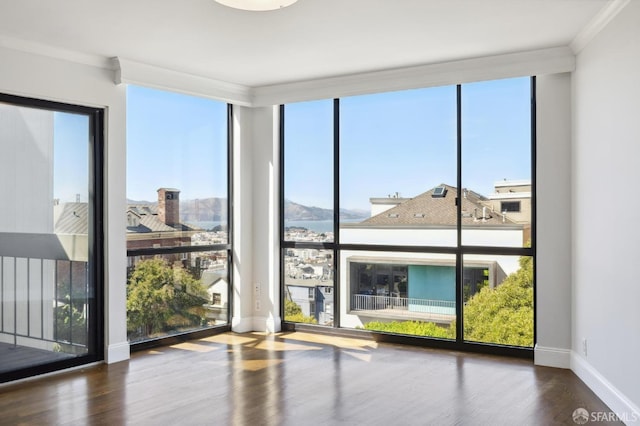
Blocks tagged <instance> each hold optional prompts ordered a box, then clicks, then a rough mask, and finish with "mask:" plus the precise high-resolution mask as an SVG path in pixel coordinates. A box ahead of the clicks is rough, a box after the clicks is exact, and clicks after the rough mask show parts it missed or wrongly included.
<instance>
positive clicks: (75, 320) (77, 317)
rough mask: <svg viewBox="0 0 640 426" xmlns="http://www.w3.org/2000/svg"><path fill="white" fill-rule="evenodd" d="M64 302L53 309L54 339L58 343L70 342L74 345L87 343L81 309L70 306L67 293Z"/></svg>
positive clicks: (85, 326) (84, 319)
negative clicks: (54, 319) (54, 318)
mask: <svg viewBox="0 0 640 426" xmlns="http://www.w3.org/2000/svg"><path fill="white" fill-rule="evenodd" d="M64 299H65V304H64V305H60V306H57V307H56V308H55V309H54V312H55V317H56V321H55V324H56V340H57V341H58V342H59V343H64V342H70V343H73V344H75V345H86V344H87V321H86V318H85V317H84V314H83V313H82V311H80V310H78V309H77V308H76V307H75V306H72V303H71V298H70V297H69V295H66V296H65V298H64Z"/></svg>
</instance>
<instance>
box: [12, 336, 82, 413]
mask: <svg viewBox="0 0 640 426" xmlns="http://www.w3.org/2000/svg"><path fill="white" fill-rule="evenodd" d="M67 358H73V355H70V354H65V353H62V352H53V351H45V350H42V349H35V348H29V347H26V346H19V345H12V344H9V343H1V342H0V373H5V372H7V371H14V370H19V369H21V368H26V367H30V366H34V365H41V364H46V363H49V362H54V361H60V360H62V359H67ZM1 421H2V420H1V419H0V422H1Z"/></svg>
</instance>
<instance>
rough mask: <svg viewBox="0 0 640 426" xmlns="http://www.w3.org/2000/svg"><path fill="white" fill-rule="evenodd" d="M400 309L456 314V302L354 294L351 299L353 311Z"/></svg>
mask: <svg viewBox="0 0 640 426" xmlns="http://www.w3.org/2000/svg"><path fill="white" fill-rule="evenodd" d="M382 309H399V310H407V311H411V312H427V313H437V314H445V315H448V314H452V315H453V314H455V311H456V302H454V301H449V300H431V299H416V298H413V297H395V296H370V295H367V294H354V295H352V297H351V310H352V311H377V310H382Z"/></svg>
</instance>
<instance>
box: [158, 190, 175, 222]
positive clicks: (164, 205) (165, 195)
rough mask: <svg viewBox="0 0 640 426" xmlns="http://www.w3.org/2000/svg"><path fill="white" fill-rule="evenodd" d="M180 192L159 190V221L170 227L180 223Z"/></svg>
mask: <svg viewBox="0 0 640 426" xmlns="http://www.w3.org/2000/svg"><path fill="white" fill-rule="evenodd" d="M179 195H180V191H179V190H178V189H171V188H160V189H158V219H160V221H161V222H163V223H164V224H165V225H168V226H175V225H178V224H179V223H180V196H179Z"/></svg>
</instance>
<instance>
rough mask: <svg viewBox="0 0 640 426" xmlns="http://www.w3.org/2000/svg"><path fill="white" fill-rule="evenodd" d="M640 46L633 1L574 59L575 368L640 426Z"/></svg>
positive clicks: (638, 8)
mask: <svg viewBox="0 0 640 426" xmlns="http://www.w3.org/2000/svg"><path fill="white" fill-rule="evenodd" d="M638 46H640V2H636V1H632V2H629V4H628V5H627V6H626V7H625V9H624V10H622V12H621V13H620V14H618V15H617V16H616V17H615V18H614V19H613V20H612V21H611V23H610V24H609V25H608V26H607V27H606V28H605V29H604V30H603V31H602V32H601V33H599V34H598V35H597V36H596V37H595V38H594V39H593V40H592V41H591V42H590V43H589V44H588V45H587V46H586V47H585V48H584V50H582V51H581V52H580V53H579V54H578V57H577V68H576V71H575V75H574V81H573V82H574V86H573V108H574V120H573V122H574V128H573V173H572V181H573V182H572V194H573V200H572V201H573V206H572V209H573V229H572V233H573V244H572V251H573V268H572V273H573V297H572V300H573V315H572V323H573V330H572V335H573V337H572V348H573V352H572V359H571V367H572V369H573V370H574V371H575V372H576V373H577V374H578V375H579V376H580V377H581V378H582V379H583V380H584V381H585V382H586V383H587V384H588V385H589V386H590V387H591V388H592V389H594V390H595V391H596V393H597V394H598V395H599V396H600V397H601V398H602V399H603V400H604V402H605V403H607V404H608V405H609V406H610V407H611V408H612V409H613V410H614V411H617V412H627V413H630V412H631V411H632V410H635V412H636V414H637V415H638V421H639V422H640V410H639V409H638V407H639V406H640V363H639V362H638V354H640V285H639V283H638V272H637V271H638V266H637V265H638V255H639V254H640V252H639V250H638V242H639V241H640V227H639V226H638V225H637V223H638V218H639V217H640V214H639V212H640V198H638V197H637V195H636V192H637V187H638V183H639V182H640V167H639V165H638V162H639V159H640V125H639V123H640V81H639V76H640V48H639V47H638ZM583 339H586V341H587V351H586V354H585V353H584V352H583V350H582V345H583Z"/></svg>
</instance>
